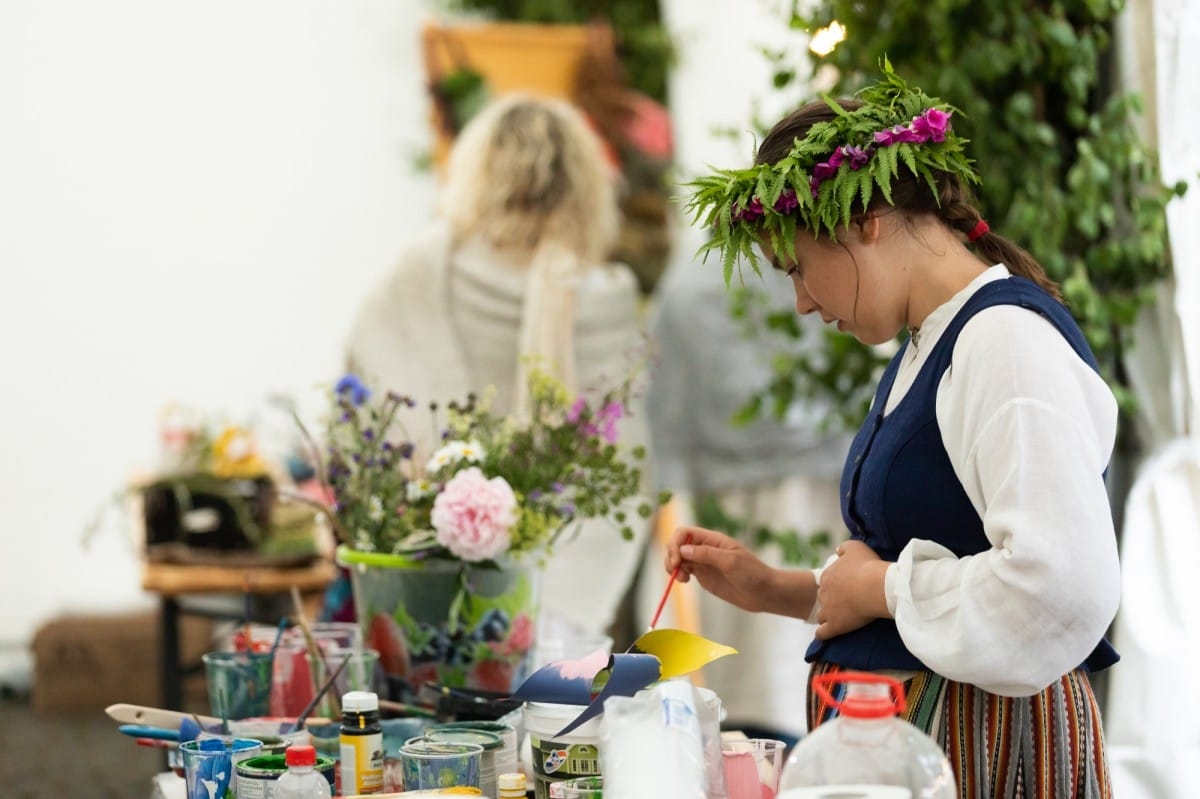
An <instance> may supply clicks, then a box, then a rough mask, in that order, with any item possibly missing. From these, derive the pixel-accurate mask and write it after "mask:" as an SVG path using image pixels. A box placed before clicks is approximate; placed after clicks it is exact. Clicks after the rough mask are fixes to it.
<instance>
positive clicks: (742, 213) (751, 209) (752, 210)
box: [733, 197, 763, 222]
mask: <svg viewBox="0 0 1200 799" xmlns="http://www.w3.org/2000/svg"><path fill="white" fill-rule="evenodd" d="M762 215H763V204H762V200H760V199H758V198H757V197H752V198H750V202H748V203H746V207H745V208H740V209H739V208H736V207H735V208H734V209H733V221H734V222H753V221H754V220H755V219H760V218H762Z"/></svg>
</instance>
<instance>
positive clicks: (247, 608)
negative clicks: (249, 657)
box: [242, 574, 254, 652]
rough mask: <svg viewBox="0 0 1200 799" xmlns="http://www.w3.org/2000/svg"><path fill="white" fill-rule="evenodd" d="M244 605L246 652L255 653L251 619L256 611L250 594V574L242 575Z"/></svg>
mask: <svg viewBox="0 0 1200 799" xmlns="http://www.w3.org/2000/svg"><path fill="white" fill-rule="evenodd" d="M242 603H243V606H244V607H243V613H244V615H245V617H246V622H245V629H246V632H245V644H246V651H247V652H253V651H254V645H253V644H254V642H253V641H251V640H250V619H251V614H252V613H253V611H254V600H253V598H252V595H251V594H250V575H249V574H245V575H242Z"/></svg>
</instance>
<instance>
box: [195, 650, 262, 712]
mask: <svg viewBox="0 0 1200 799" xmlns="http://www.w3.org/2000/svg"><path fill="white" fill-rule="evenodd" d="M200 659H201V660H202V661H203V662H204V674H205V681H206V684H207V687H208V705H209V707H210V708H211V709H212V714H213V715H214V716H218V717H220V718H223V719H248V718H251V717H260V716H265V715H267V712H268V711H269V710H270V705H271V702H270V700H271V662H272V661H271V653H270V652H207V653H205V654H203V655H201V656H200Z"/></svg>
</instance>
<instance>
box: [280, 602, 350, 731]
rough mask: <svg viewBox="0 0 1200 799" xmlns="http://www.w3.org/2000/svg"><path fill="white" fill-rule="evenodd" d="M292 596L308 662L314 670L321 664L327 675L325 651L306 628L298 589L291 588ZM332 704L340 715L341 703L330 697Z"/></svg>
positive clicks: (314, 684) (302, 603)
mask: <svg viewBox="0 0 1200 799" xmlns="http://www.w3.org/2000/svg"><path fill="white" fill-rule="evenodd" d="M290 593H291V595H292V609H293V610H294V611H295V612H296V626H297V627H299V628H300V634H301V635H303V636H304V645H305V646H306V647H307V648H308V656H309V660H310V662H311V663H312V666H313V668H314V669H315V668H316V666H317V664H318V663H319V664H321V666H322V668H324V673H325V674H328V673H329V661H327V660H326V659H325V651H324V650H323V649H321V647H320V646H318V645H317V639H315V638H313V634H312V629H311V628H310V627H309V626H308V619H306V618H305V616H304V602H303V601H302V600H301V598H300V589H299V588H297V587H296V586H294V585H293V586H292V587H291V589H290ZM312 680H313V691H316V690H317V674H316V672H315V671H313V673H312ZM331 699H332V703H333V712H334V715H337V716H340V715H341V714H342V703H341V700H340V699H339V698H338V697H337V696H333V697H331Z"/></svg>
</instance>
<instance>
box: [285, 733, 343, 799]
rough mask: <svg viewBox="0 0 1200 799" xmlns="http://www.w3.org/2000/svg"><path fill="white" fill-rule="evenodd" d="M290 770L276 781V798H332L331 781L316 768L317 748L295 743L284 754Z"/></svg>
mask: <svg viewBox="0 0 1200 799" xmlns="http://www.w3.org/2000/svg"><path fill="white" fill-rule="evenodd" d="M283 757H284V762H286V763H287V767H288V770H287V771H286V772H284V773H283V774H280V775H279V779H278V780H277V781H276V782H275V799H330V797H331V796H333V791H331V790H330V789H329V781H328V780H326V779H325V777H323V776H322V775H321V773H320V772H319V771H317V770H316V768H315V766H316V765H317V750H316V749H314V748H313V747H311V746H309V745H307V744H293V745H292V746H289V747H288V748H287V751H286V752H285V753H284V755H283Z"/></svg>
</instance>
